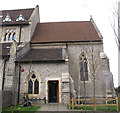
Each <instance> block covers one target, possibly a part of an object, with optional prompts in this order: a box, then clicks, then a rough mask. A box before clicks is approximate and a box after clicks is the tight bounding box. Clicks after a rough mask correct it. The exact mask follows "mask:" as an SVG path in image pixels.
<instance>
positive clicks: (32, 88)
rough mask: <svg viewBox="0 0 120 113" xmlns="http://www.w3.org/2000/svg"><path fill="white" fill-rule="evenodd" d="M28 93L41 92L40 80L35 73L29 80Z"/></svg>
mask: <svg viewBox="0 0 120 113" xmlns="http://www.w3.org/2000/svg"><path fill="white" fill-rule="evenodd" d="M28 94H39V81H38V78H37V76H36V75H35V74H32V76H31V77H30V79H29V80H28Z"/></svg>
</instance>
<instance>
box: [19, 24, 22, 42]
mask: <svg viewBox="0 0 120 113" xmlns="http://www.w3.org/2000/svg"><path fill="white" fill-rule="evenodd" d="M21 29H22V25H21V26H20V33H19V43H20V42H21V41H20V40H21Z"/></svg>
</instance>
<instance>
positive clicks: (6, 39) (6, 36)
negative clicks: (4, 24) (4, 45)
mask: <svg viewBox="0 0 120 113" xmlns="http://www.w3.org/2000/svg"><path fill="white" fill-rule="evenodd" d="M4 41H8V34H7V33H6V34H5V38H4Z"/></svg>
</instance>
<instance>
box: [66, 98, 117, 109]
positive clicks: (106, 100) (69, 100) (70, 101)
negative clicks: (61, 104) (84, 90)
mask: <svg viewBox="0 0 120 113" xmlns="http://www.w3.org/2000/svg"><path fill="white" fill-rule="evenodd" d="M80 101H81V102H82V101H83V102H86V101H88V102H91V101H92V102H93V103H92V104H91V103H89V104H76V102H80ZM96 101H105V102H106V104H98V103H96ZM108 101H116V104H108ZM68 105H69V109H70V108H71V106H72V109H74V107H75V106H83V107H84V106H85V107H87V106H93V107H94V110H95V111H96V107H97V106H114V105H116V106H117V111H119V104H118V97H116V98H115V99H96V98H95V99H74V98H72V99H70V97H68Z"/></svg>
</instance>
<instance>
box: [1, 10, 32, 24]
mask: <svg viewBox="0 0 120 113" xmlns="http://www.w3.org/2000/svg"><path fill="white" fill-rule="evenodd" d="M33 10H34V8H30V9H17V10H3V11H2V16H3V17H2V20H4V19H5V17H6V15H7V14H9V16H10V17H11V19H12V21H11V22H2V25H7V24H9V25H12V24H26V23H28V20H29V18H30V16H31V14H32V12H33ZM19 14H22V15H23V17H24V18H25V19H26V21H16V19H17V18H18V17H19Z"/></svg>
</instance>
